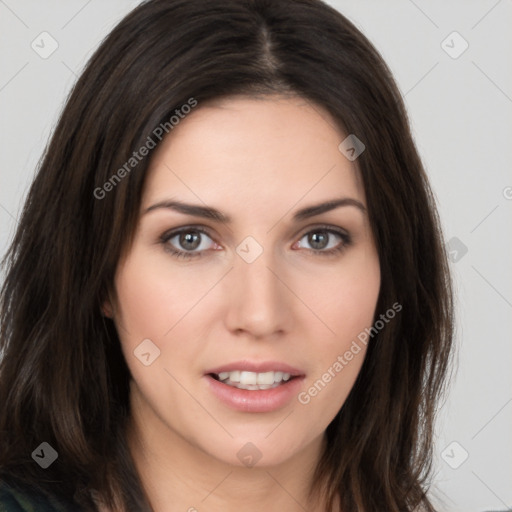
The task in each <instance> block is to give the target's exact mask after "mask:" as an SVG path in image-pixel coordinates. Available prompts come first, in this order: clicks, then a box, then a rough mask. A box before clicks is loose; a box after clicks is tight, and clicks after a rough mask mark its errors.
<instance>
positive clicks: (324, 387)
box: [106, 97, 380, 466]
mask: <svg viewBox="0 0 512 512" xmlns="http://www.w3.org/2000/svg"><path fill="white" fill-rule="evenodd" d="M345 137H346V135H345V134H343V133H341V132H340V131H339V130H338V129H337V128H336V125H335V122H334V121H333V119H332V118H331V117H330V116H329V114H328V113H327V112H326V111H325V110H323V109H322V108H321V107H319V106H316V105H315V106H312V105H311V104H310V103H309V102H306V101H305V100H303V99H301V98H294V99H283V98H280V97H267V98H266V99H249V98H246V97H235V98H230V99H228V100H224V101H221V102H216V103H210V104H208V105H201V104H200V103H199V105H198V106H197V108H196V109H195V110H194V111H192V112H191V113H190V114H189V115H188V116H187V117H186V118H185V119H183V120H181V121H180V123H179V124H178V125H177V126H175V127H174V128H173V130H172V132H170V134H169V135H168V137H167V138H166V139H164V141H163V143H162V144H161V145H160V146H159V147H158V148H157V150H155V153H154V154H153V155H151V158H152V161H151V166H150V170H149V172H148V176H147V181H146V185H145V189H144V194H143V199H142V207H141V211H140V221H139V225H138V228H137V231H136V234H135V238H134V242H133V245H132V246H131V247H130V249H129V250H128V252H127V254H126V256H125V258H123V259H122V261H121V262H120V263H119V266H118V269H117V273H116V279H115V288H116V303H115V304H106V308H107V309H110V310H113V311H114V313H113V317H114V321H115V323H116V326H117V329H118V332H119V336H120V339H121V343H122V348H123V352H124V355H125V358H126V361H127V364H128V366H129V368H130V371H131V374H132V376H133V382H132V387H131V392H132V407H133V414H134V415H135V416H137V417H139V418H140V422H139V423H140V424H143V425H144V427H143V428H145V429H146V431H147V432H151V434H152V435H153V436H156V437H157V438H158V439H159V441H160V442H161V443H164V444H165V443H167V442H168V443H169V445H172V444H173V443H174V442H176V441H177V440H179V442H180V443H181V444H182V445H183V443H185V444H186V445H187V446H190V447H191V448H193V449H199V450H200V451H201V452H202V454H203V455H205V454H206V455H208V456H210V457H213V458H215V459H216V460H217V461H220V462H224V463H229V464H234V465H239V466H240V465H242V464H245V465H249V466H250V465H252V464H254V463H255V462H257V464H258V465H260V466H264V465H274V464H279V463H281V462H284V461H286V460H289V459H290V458H292V457H294V456H296V455H297V454H299V453H304V451H305V450H307V449H308V448H311V446H318V443H319V442H321V440H322V439H323V433H324V431H325V429H326V427H327V426H328V424H329V423H330V422H331V421H332V419H333V418H334V417H335V415H336V414H337V412H338V411H339V410H340V408H341V407H342V405H343V403H344V402H345V400H346V398H347V395H348V394H349V392H350V390H351V388H352V386H353V384H354V381H355V379H356V377H357V374H358V372H359V370H360V368H361V365H362V363H363V359H364V356H365V352H366V346H365V345H364V344H363V343H361V342H360V341H358V338H357V336H358V334H360V333H361V332H363V331H364V329H365V328H369V327H371V325H372V320H373V316H374V312H375V307H376V302H377V296H378V293H379V287H380V269H379V261H378V256H377V252H376V248H375V245H374V241H373V239H372V234H371V230H370V225H369V222H368V217H367V214H366V211H365V207H366V202H365V194H364V189H363V186H362V183H361V182H360V181H359V179H358V176H357V174H356V168H355V162H351V161H349V160H348V159H347V158H346V157H345V156H344V155H343V154H342V153H341V152H340V150H339V149H338V146H339V144H340V143H341V142H342V141H343V140H344V139H345ZM133 172H136V170H134V171H133ZM125 179H130V178H129V177H127V178H125ZM342 199H343V200H344V201H343V202H341V203H339V204H338V205H337V206H336V207H332V208H328V207H323V206H321V205H325V204H326V203H329V202H337V201H339V200H342ZM354 341H355V342H356V343H354ZM356 347H357V348H356ZM286 379H288V380H286ZM237 381H239V382H237ZM240 387H245V388H246V389H239V388H240ZM249 443H250V444H249ZM164 449H165V448H164V446H162V450H164Z"/></svg>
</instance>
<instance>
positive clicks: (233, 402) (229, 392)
mask: <svg viewBox="0 0 512 512" xmlns="http://www.w3.org/2000/svg"><path fill="white" fill-rule="evenodd" d="M205 378H206V380H207V381H208V385H209V386H210V389H211V391H212V392H213V394H214V395H215V396H216V397H217V398H218V399H219V400H220V401H221V402H222V403H224V404H225V405H227V406H228V407H230V408H232V409H235V410H237V411H243V412H271V411H275V410H277V409H280V408H281V407H284V406H285V405H287V404H288V403H289V402H290V401H291V400H292V399H293V398H294V397H295V396H297V395H298V393H299V390H300V387H301V384H302V381H303V379H304V377H303V376H302V377H295V378H293V379H290V380H289V381H287V382H285V383H284V384H281V385H279V386H277V387H276V388H271V389H260V390H254V391H253V390H247V389H238V388H235V387H233V386H228V385H227V384H223V383H222V382H220V381H218V380H216V379H214V378H213V377H212V376H211V375H205Z"/></svg>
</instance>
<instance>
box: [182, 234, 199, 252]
mask: <svg viewBox="0 0 512 512" xmlns="http://www.w3.org/2000/svg"><path fill="white" fill-rule="evenodd" d="M199 243H200V240H199V233H198V232H197V231H189V232H188V233H182V234H181V235H180V245H181V246H182V247H183V248H184V249H187V250H192V249H196V248H197V247H198V246H199Z"/></svg>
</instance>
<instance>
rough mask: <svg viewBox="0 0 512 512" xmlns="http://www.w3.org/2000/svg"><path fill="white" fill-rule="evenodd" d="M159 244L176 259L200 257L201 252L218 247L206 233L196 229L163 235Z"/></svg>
mask: <svg viewBox="0 0 512 512" xmlns="http://www.w3.org/2000/svg"><path fill="white" fill-rule="evenodd" d="M160 242H161V243H162V244H163V245H164V248H165V250H166V251H168V252H170V253H171V254H172V255H174V256H176V257H178V258H194V257H200V256H201V255H202V252H203V251H207V250H209V249H214V248H216V247H218V245H217V244H216V243H215V242H214V241H213V240H212V239H211V237H210V236H209V235H208V233H207V232H206V231H205V230H204V229H201V228H198V227H194V228H192V227H187V228H181V229H179V230H174V231H171V232H167V233H164V234H163V235H162V236H161V237H160Z"/></svg>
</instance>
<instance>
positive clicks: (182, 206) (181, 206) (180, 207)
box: [143, 197, 366, 223]
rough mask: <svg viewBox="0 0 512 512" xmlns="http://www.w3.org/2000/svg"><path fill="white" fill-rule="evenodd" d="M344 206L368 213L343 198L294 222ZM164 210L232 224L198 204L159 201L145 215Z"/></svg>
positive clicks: (302, 214) (306, 212)
mask: <svg viewBox="0 0 512 512" xmlns="http://www.w3.org/2000/svg"><path fill="white" fill-rule="evenodd" d="M342 206H353V207H355V208H357V209H358V210H360V211H361V212H362V213H363V214H364V213H366V207H365V206H364V205H363V203H361V201H358V200H357V199H353V198H351V197H341V198H339V199H331V200H329V201H325V202H322V203H318V204H314V205H311V206H306V207H305V208H302V209H300V210H298V211H297V212H295V214H294V215H293V220H294V221H295V222H297V221H301V220H304V219H307V218H309V217H314V216H315V215H320V214H322V213H326V212H329V211H331V210H334V209H336V208H340V207H342ZM162 208H164V209H170V210H174V211H177V212H179V213H183V214H185V215H192V216H194V217H203V218H205V219H211V220H215V221H218V222H223V223H229V222H231V217H230V216H229V215H226V214H225V213H222V212H221V211H220V210H217V209H216V208H212V207H210V206H200V205H198V204H189V203H183V202H181V201H173V200H164V201H159V202H158V203H155V204H153V205H151V206H149V207H148V208H146V210H144V212H143V214H144V215H145V214H146V213H149V212H151V211H154V210H158V209H162Z"/></svg>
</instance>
